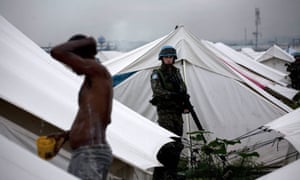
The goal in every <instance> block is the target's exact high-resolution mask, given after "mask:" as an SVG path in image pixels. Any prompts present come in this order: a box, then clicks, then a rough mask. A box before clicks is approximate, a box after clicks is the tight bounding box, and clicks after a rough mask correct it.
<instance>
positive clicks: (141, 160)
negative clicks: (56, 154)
mask: <svg viewBox="0 0 300 180" xmlns="http://www.w3.org/2000/svg"><path fill="white" fill-rule="evenodd" d="M0 24H1V26H0V57H1V59H3V60H2V61H0V83H1V86H0V97H1V98H2V99H4V100H6V101H8V102H10V103H12V104H14V105H16V106H18V107H20V108H22V109H24V110H25V111H27V112H30V113H32V114H34V115H35V116H37V117H39V118H41V119H43V120H45V121H47V122H49V123H50V124H52V125H54V126H56V127H58V128H61V129H64V130H67V129H69V128H70V127H71V124H72V122H73V120H74V117H75V115H76V111H77V105H76V102H77V96H78V95H77V93H78V90H79V88H80V84H81V82H82V78H81V77H78V76H76V75H75V74H74V73H72V72H71V71H70V70H68V69H67V68H66V67H64V66H63V65H62V64H59V63H58V62H56V61H55V60H53V59H52V58H51V57H50V56H49V55H48V54H47V53H46V52H44V51H43V50H42V49H41V48H40V47H38V46H37V45H36V44H35V43H33V42H32V41H31V40H30V39H28V38H27V37H26V36H25V35H24V34H23V33H21V32H20V31H18V30H17V29H16V28H15V27H14V26H12V25H11V24H9V23H8V22H7V21H6V20H5V19H4V18H3V17H2V16H1V17H0ZM53 107H55V108H53ZM124 126H126V131H124ZM170 136H175V135H174V134H172V133H170V132H168V131H166V130H165V129H163V128H161V127H159V126H158V125H156V124H155V123H152V122H150V121H149V120H147V119H146V118H144V117H142V116H141V115H139V114H137V113H135V112H134V111H132V110H130V109H128V108H127V107H125V106H124V105H122V104H121V103H119V102H118V101H116V100H114V102H113V111H112V123H111V124H110V125H109V127H108V131H107V137H108V141H109V143H110V144H111V146H112V150H113V154H114V156H116V157H118V158H120V159H122V160H124V161H125V162H127V163H128V164H131V165H133V166H135V167H138V168H140V169H142V170H146V169H148V168H150V167H153V166H159V165H160V164H159V162H158V161H157V160H156V153H157V152H158V150H159V148H160V147H161V146H162V145H163V144H165V143H167V142H170V141H172V140H171V139H170V138H169V137H170Z"/></svg>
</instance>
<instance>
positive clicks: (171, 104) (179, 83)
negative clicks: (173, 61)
mask: <svg viewBox="0 0 300 180" xmlns="http://www.w3.org/2000/svg"><path fill="white" fill-rule="evenodd" d="M151 88H152V91H153V99H152V100H151V101H150V102H151V103H152V104H153V105H155V106H157V108H158V110H160V109H169V110H171V111H172V110H174V111H182V110H183V108H184V107H185V104H184V98H185V96H186V95H187V90H186V85H185V83H184V81H183V79H182V77H181V74H180V71H179V69H178V68H176V67H174V66H167V65H164V64H163V65H162V66H161V67H160V68H159V69H155V70H153V72H152V74H151Z"/></svg>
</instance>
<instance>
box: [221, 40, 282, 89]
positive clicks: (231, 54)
mask: <svg viewBox="0 0 300 180" xmlns="http://www.w3.org/2000/svg"><path fill="white" fill-rule="evenodd" d="M215 47H216V48H217V49H219V50H220V51H221V52H223V53H224V54H225V55H226V57H227V58H230V59H231V60H232V61H234V62H235V63H237V64H239V65H241V66H243V67H246V68H248V69H249V70H251V71H253V72H256V73H257V74H259V75H261V76H263V77H265V78H267V79H269V80H272V81H274V82H276V83H278V84H282V85H286V83H284V82H285V77H286V76H287V74H285V73H282V72H280V71H278V70H275V69H273V68H270V67H268V66H266V65H264V64H261V63H258V62H257V61H252V60H251V59H250V58H249V57H248V56H246V55H244V54H242V53H240V52H237V51H235V50H234V49H232V48H230V47H229V46H226V45H225V44H223V43H221V42H218V43H216V44H215Z"/></svg>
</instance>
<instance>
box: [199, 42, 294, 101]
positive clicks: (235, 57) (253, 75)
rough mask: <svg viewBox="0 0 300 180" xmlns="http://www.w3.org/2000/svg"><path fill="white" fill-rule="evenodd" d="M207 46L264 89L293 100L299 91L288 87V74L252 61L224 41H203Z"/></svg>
mask: <svg viewBox="0 0 300 180" xmlns="http://www.w3.org/2000/svg"><path fill="white" fill-rule="evenodd" d="M202 42H203V43H205V44H206V45H207V47H208V48H209V49H210V50H211V51H213V52H215V53H216V55H217V56H218V57H219V58H221V59H222V60H224V61H226V63H228V64H230V65H231V66H233V67H234V70H236V71H237V72H238V73H240V74H242V75H243V76H245V77H246V78H248V79H249V80H250V81H253V82H254V83H255V84H257V85H259V86H261V87H262V88H263V89H265V90H267V88H269V89H271V90H272V91H273V92H276V93H277V94H279V95H280V96H281V97H284V98H286V99H289V100H292V99H293V97H294V96H295V95H296V94H297V93H298V91H297V90H295V89H292V88H288V87H286V86H287V85H288V84H289V81H288V79H287V74H284V73H282V72H280V71H278V70H276V69H273V68H271V67H268V66H266V65H264V64H262V63H259V62H257V61H252V60H251V59H250V58H249V57H247V56H245V55H244V54H241V53H240V52H237V51H235V50H234V49H232V48H230V47H229V46H226V45H225V44H223V43H220V42H219V43H215V44H214V43H211V42H208V41H202Z"/></svg>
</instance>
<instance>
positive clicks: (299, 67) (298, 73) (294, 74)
mask: <svg viewBox="0 0 300 180" xmlns="http://www.w3.org/2000/svg"><path fill="white" fill-rule="evenodd" d="M293 56H294V58H295V61H294V62H293V63H291V64H290V65H288V68H287V71H288V72H290V74H289V77H290V78H291V81H292V88H294V89H297V90H300V52H295V53H293Z"/></svg>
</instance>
